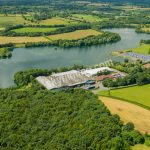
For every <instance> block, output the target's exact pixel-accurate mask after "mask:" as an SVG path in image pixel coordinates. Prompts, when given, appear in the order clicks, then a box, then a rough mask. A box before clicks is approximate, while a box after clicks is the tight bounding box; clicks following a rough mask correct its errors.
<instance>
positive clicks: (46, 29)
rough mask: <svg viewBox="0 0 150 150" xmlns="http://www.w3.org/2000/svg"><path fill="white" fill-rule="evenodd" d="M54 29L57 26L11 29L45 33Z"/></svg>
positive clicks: (17, 31) (22, 31)
mask: <svg viewBox="0 0 150 150" xmlns="http://www.w3.org/2000/svg"><path fill="white" fill-rule="evenodd" d="M55 30H57V28H46V27H45V28H40V27H24V28H19V29H15V30H12V31H13V32H16V33H46V32H51V31H55Z"/></svg>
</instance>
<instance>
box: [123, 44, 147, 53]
mask: <svg viewBox="0 0 150 150" xmlns="http://www.w3.org/2000/svg"><path fill="white" fill-rule="evenodd" d="M125 51H132V52H136V53H140V54H145V55H148V54H150V44H141V45H140V46H138V47H136V48H131V49H128V50H125Z"/></svg>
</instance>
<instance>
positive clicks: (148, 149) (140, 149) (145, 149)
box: [131, 144, 150, 150]
mask: <svg viewBox="0 0 150 150" xmlns="http://www.w3.org/2000/svg"><path fill="white" fill-rule="evenodd" d="M131 149H132V150H150V147H148V146H146V145H142V144H137V145H135V146H133V147H132V148H131Z"/></svg>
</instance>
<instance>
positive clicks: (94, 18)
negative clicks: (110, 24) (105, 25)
mask: <svg viewBox="0 0 150 150" xmlns="http://www.w3.org/2000/svg"><path fill="white" fill-rule="evenodd" d="M72 16H73V17H74V18H78V19H80V20H84V21H88V22H99V21H103V20H108V18H100V17H98V16H94V15H87V14H72Z"/></svg>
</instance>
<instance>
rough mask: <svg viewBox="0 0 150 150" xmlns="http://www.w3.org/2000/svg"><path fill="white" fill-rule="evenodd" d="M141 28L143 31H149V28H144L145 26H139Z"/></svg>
mask: <svg viewBox="0 0 150 150" xmlns="http://www.w3.org/2000/svg"><path fill="white" fill-rule="evenodd" d="M141 30H142V31H145V32H150V28H146V27H145V28H141Z"/></svg>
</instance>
